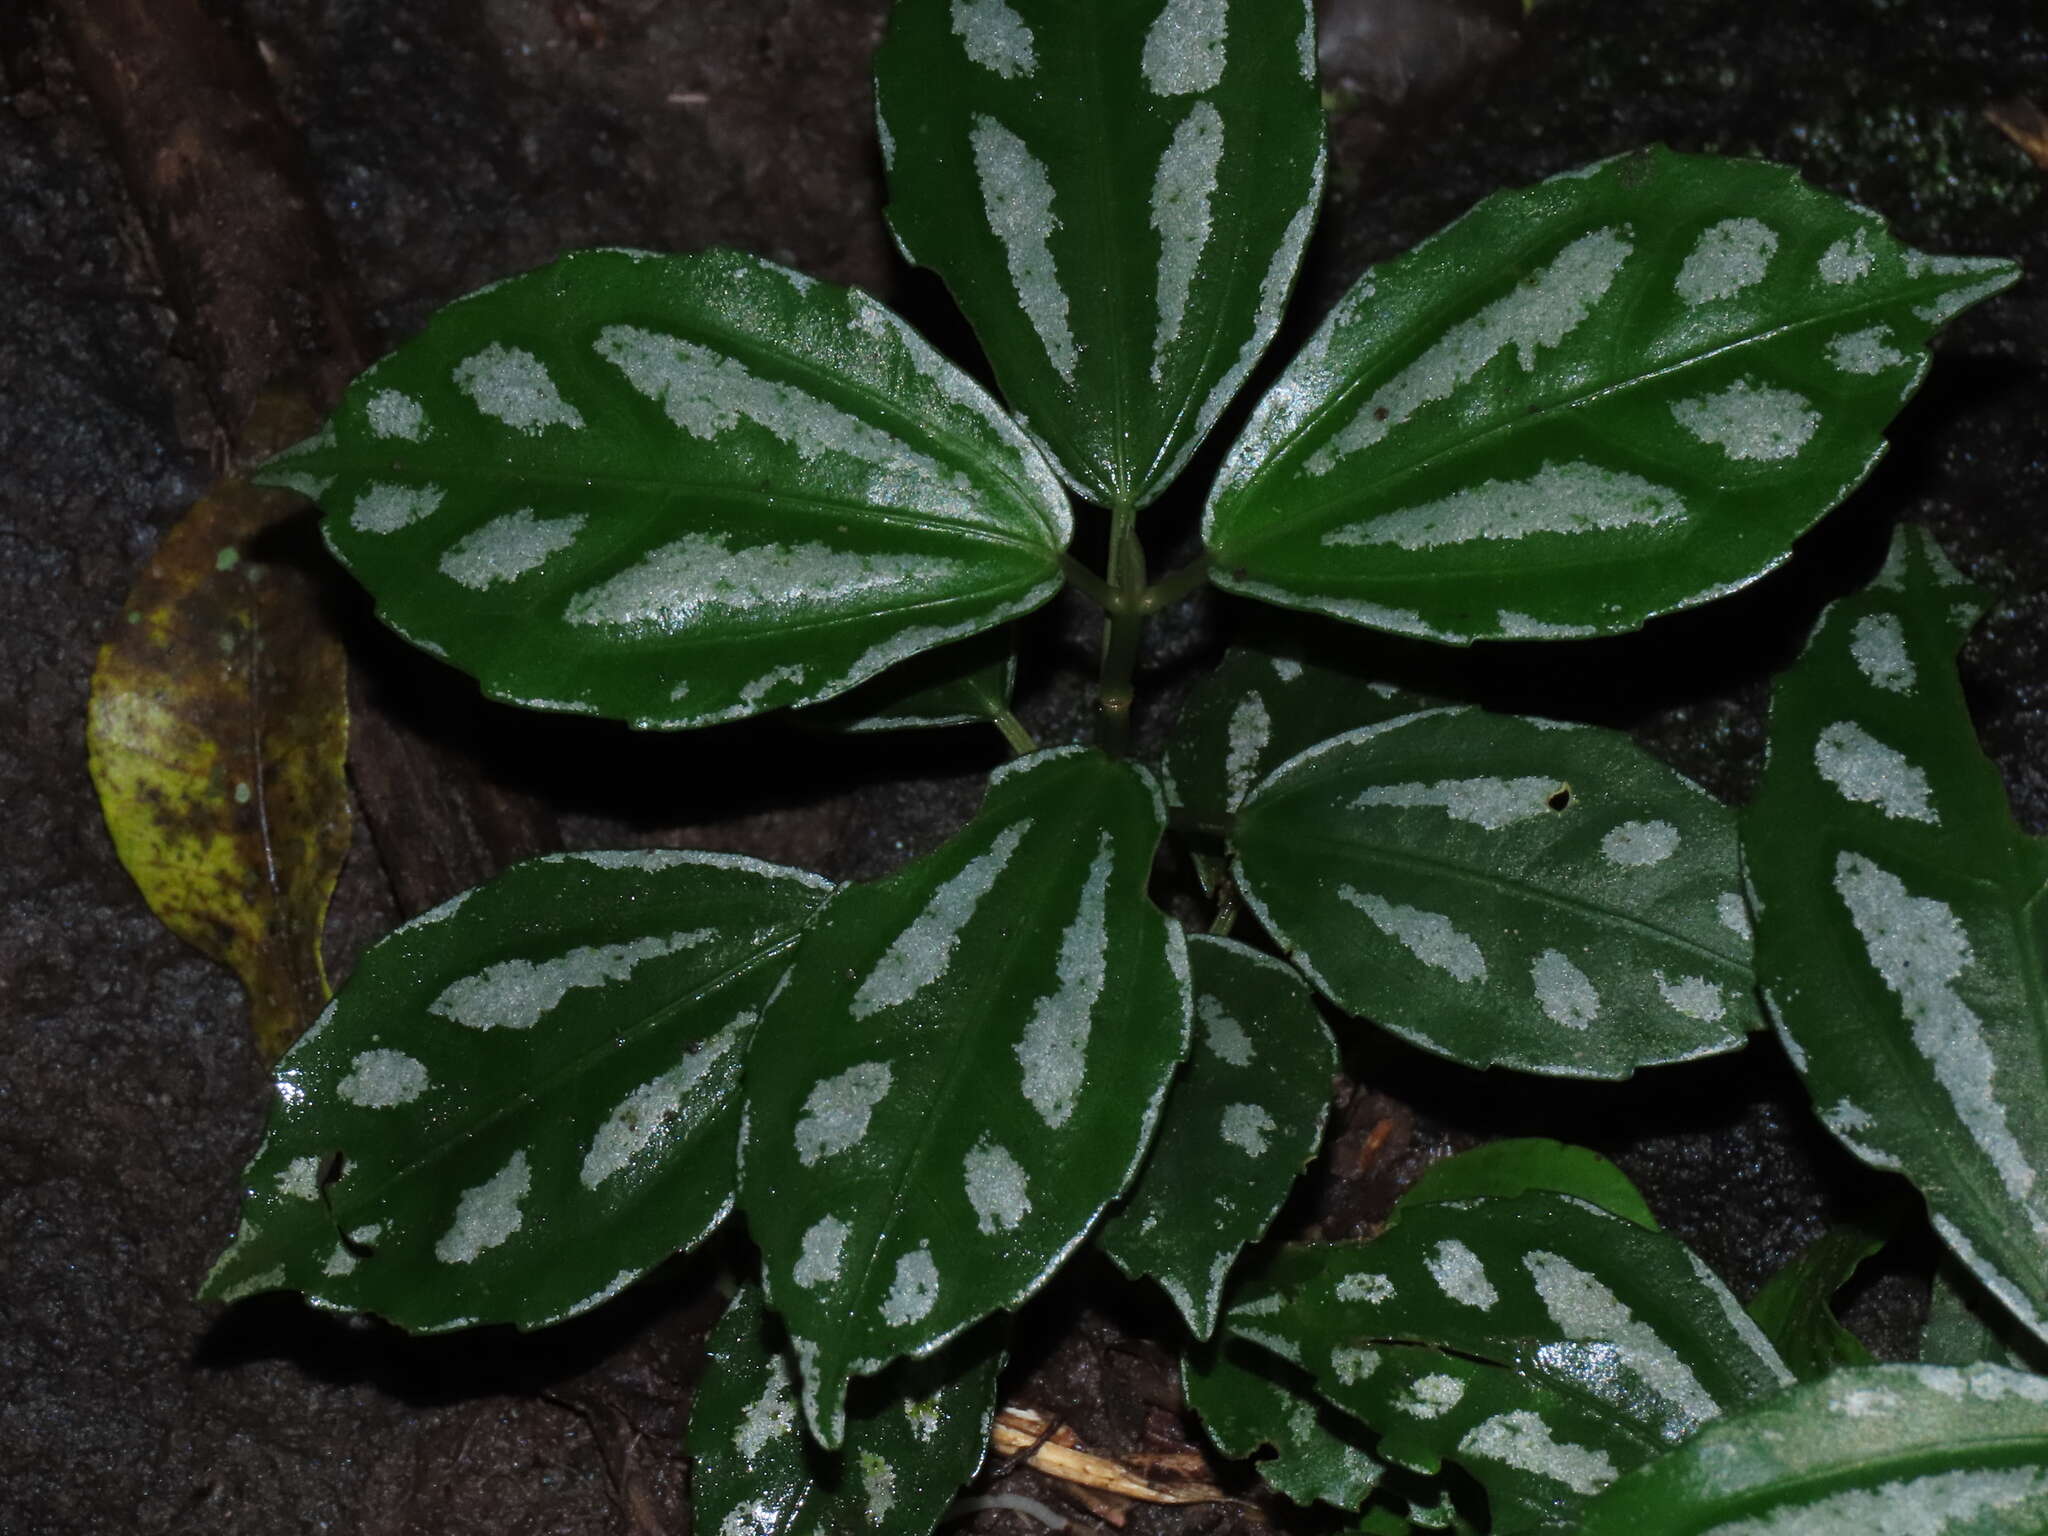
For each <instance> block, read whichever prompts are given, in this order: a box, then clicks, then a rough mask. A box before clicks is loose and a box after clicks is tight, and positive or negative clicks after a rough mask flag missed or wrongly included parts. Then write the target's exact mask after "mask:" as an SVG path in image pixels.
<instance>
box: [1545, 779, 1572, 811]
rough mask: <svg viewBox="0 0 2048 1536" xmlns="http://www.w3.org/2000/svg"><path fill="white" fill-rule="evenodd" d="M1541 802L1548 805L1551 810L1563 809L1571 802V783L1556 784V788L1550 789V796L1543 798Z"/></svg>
mask: <svg viewBox="0 0 2048 1536" xmlns="http://www.w3.org/2000/svg"><path fill="white" fill-rule="evenodd" d="M1543 803H1544V804H1545V805H1547V806H1549V807H1550V808H1551V809H1552V810H1553V811H1561V810H1563V809H1564V808H1565V807H1566V806H1568V805H1570V804H1571V803H1572V787H1571V785H1569V784H1560V785H1558V786H1557V788H1556V789H1554V790H1552V791H1551V793H1550V798H1549V799H1547V800H1545V801H1544V802H1543Z"/></svg>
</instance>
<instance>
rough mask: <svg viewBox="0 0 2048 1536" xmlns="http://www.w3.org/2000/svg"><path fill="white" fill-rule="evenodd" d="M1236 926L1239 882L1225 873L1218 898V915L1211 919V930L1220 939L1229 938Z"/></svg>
mask: <svg viewBox="0 0 2048 1536" xmlns="http://www.w3.org/2000/svg"><path fill="white" fill-rule="evenodd" d="M1236 926H1237V882H1236V881H1235V880H1233V879H1231V878H1230V877H1229V876H1228V875H1225V876H1224V877H1223V890H1222V894H1220V895H1219V896H1218V897H1217V898H1216V915H1215V916H1214V917H1213V918H1211V919H1210V920H1209V931H1210V932H1211V933H1213V934H1215V935H1216V937H1217V938H1219V939H1227V938H1229V937H1230V930H1231V929H1233V928H1235V927H1236Z"/></svg>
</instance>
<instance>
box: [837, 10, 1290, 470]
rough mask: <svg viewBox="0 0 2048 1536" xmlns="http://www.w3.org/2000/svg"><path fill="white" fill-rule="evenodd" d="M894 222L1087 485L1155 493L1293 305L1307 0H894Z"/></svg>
mask: <svg viewBox="0 0 2048 1536" xmlns="http://www.w3.org/2000/svg"><path fill="white" fill-rule="evenodd" d="M875 90H876V98H877V115H878V118H879V121H880V127H881V134H882V153H883V158H884V160H885V162H886V163H887V165H888V167H889V173H890V174H889V190H890V194H891V202H890V206H889V220H890V223H891V225H892V226H893V228H894V229H895V231H896V237H897V239H898V241H899V242H900V243H901V244H902V246H903V250H904V253H905V254H906V255H907V256H908V257H909V258H910V259H911V260H912V261H914V262H917V263H919V264H920V265H922V266H927V267H930V268H932V269H933V270H934V271H936V272H937V273H938V274H939V275H940V276H941V277H942V278H944V279H945V281H946V284H947V286H948V287H950V288H951V289H952V291H953V296H954V297H955V298H956V299H957V300H958V301H959V304H960V307H961V308H962V309H963V310H965V311H966V313H967V318H968V319H969V320H970V321H972V322H973V325H974V329H975V332H976V334H977V335H978V336H979V337H980V338H981V343H982V346H983V347H984V348H985V349H986V351H987V352H988V355H989V359H990V361H991V362H992V363H993V364H994V365H995V371H996V377H997V379H998V380H1000V381H1001V383H1002V386H1003V390H1004V392H1005V394H1006V395H1007V396H1008V398H1009V400H1010V403H1011V405H1012V406H1013V407H1014V408H1015V410H1016V411H1017V413H1018V415H1019V416H1021V417H1023V418H1024V419H1025V420H1026V421H1028V422H1029V424H1030V427H1031V430H1032V431H1033V432H1034V433H1036V434H1037V435H1038V436H1039V437H1040V438H1041V439H1042V440H1043V441H1044V442H1045V443H1047V444H1048V445H1049V446H1050V447H1051V449H1052V451H1053V453H1054V455H1055V456H1056V457H1057V458H1058V459H1059V461H1060V463H1061V465H1062V466H1063V467H1064V468H1065V470H1066V473H1067V475H1068V476H1069V478H1070V479H1071V480H1072V481H1073V482H1074V484H1075V485H1076V486H1077V487H1078V488H1079V489H1080V490H1081V492H1082V493H1083V494H1084V495H1086V496H1088V497H1089V498H1090V499H1092V500H1094V501H1098V502H1100V503H1102V504H1103V505H1105V506H1124V507H1132V508H1135V507H1141V506H1143V505H1145V504H1146V503H1147V502H1149V501H1151V500H1152V499H1153V498H1154V497H1155V496H1157V495H1158V494H1159V492H1160V491H1161V490H1163V489H1164V488H1165V487H1166V485H1167V484H1168V483H1169V482H1171V481H1172V479H1173V478H1174V477H1175V476H1176V475H1177V474H1179V473H1180V471H1181V469H1182V467H1183V466H1184V465H1185V464H1186V463H1187V460H1188V456H1189V455H1190V454H1192V453H1193V452H1194V450H1195V447H1196V446H1197V445H1198V444H1199V443H1200V442H1201V440H1202V438H1203V436H1204V435H1205V434H1206V433H1207V432H1208V431H1209V429H1210V427H1212V426H1213V425H1214V424H1215V422H1216V418H1217V417H1218V415H1220V414H1221V412H1222V410H1223V408H1224V407H1225V406H1226V405H1228V404H1229V403H1230V400H1231V398H1232V396H1234V395H1235V394H1236V393H1237V391H1238V389H1239V388H1240V387H1241V386H1242V385H1243V383H1244V380H1245V376H1246V375H1247V374H1248V373H1249V372H1250V371H1251V368H1252V365H1253V364H1254V363H1256V362H1257V361H1258V359H1259V357H1260V355H1261V354H1262V353H1263V352H1264V351H1265V349H1266V346H1267V344H1268V343H1269V342H1270V341H1271V340H1272V339H1273V333H1274V330H1275V329H1276V327H1277V326H1278V324H1279V319H1280V310H1281V307H1282V305H1283V304H1284V303H1285V301H1286V298H1287V292H1288V289H1289V287H1290V286H1291V285H1292V284H1293V281H1294V272H1295V268H1296V267H1297V266H1298V265H1299V264H1300V260H1301V252H1302V247H1303V245H1304V244H1305V243H1306V241H1307V238H1308V232H1309V226H1310V225H1311V223H1312V222H1313V221H1314V218H1315V210H1316V205H1317V203H1318V202H1319V201H1320V198H1321V194H1322V178H1323V121H1322V111H1321V105H1320V102H1319V101H1318V98H1317V93H1316V70H1315V17H1314V14H1313V9H1312V7H1311V5H1310V3H1309V0H1114V3H1104V4H1091V5H1075V4H1073V3H1072V0H900V3H898V4H897V5H896V6H895V7H894V10H893V16H892V20H891V23H890V30H889V36H888V39H887V41H885V42H884V43H883V45H882V47H881V49H880V50H879V51H878V52H877V53H876V55H875Z"/></svg>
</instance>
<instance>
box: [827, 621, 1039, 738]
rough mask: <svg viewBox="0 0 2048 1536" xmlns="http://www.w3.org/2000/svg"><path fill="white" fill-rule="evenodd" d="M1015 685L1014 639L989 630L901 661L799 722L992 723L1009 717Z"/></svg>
mask: <svg viewBox="0 0 2048 1536" xmlns="http://www.w3.org/2000/svg"><path fill="white" fill-rule="evenodd" d="M1016 682H1017V646H1016V636H1015V635H1014V634H1013V633H1012V632H1011V630H1009V629H1007V628H1005V629H996V630H990V631H989V632H988V633H987V634H985V635H976V636H975V637H974V638H973V639H971V640H962V641H959V642H957V643H955V644H953V645H946V646H941V647H940V648H939V649H938V650H936V651H926V652H925V653H924V654H923V655H922V656H913V657H911V658H910V660H908V661H905V662H900V663H898V664H897V665H896V666H893V667H891V668H890V669H889V670H888V671H886V672H884V673H883V674H882V675H881V676H880V677H877V678H873V679H871V680H870V681H868V682H865V683H862V684H861V685H860V686H859V687H858V688H855V689H852V690H850V691H849V692H846V693H842V694H840V695H839V696H838V697H837V698H834V699H828V700H827V701H826V702H824V703H823V704H813V705H812V706H811V707H810V708H809V709H806V710H804V711H803V713H802V714H801V715H799V716H798V719H800V720H801V721H802V722H803V723H804V724H806V725H818V726H824V727H827V728H828V729H836V730H842V731H913V730H923V729H929V728H931V727H934V726H942V725H974V724H983V725H992V724H994V723H996V722H997V721H1000V720H1003V719H1005V718H1007V717H1008V716H1009V713H1010V692H1011V690H1012V689H1013V688H1014V687H1015V686H1016Z"/></svg>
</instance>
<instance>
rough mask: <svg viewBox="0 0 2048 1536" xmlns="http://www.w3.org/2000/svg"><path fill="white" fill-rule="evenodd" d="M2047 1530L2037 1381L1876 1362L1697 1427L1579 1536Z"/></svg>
mask: <svg viewBox="0 0 2048 1536" xmlns="http://www.w3.org/2000/svg"><path fill="white" fill-rule="evenodd" d="M2044 1527H2048V1380H2044V1379H2043V1378H2042V1377H2039V1376H2030V1375H2023V1374H2021V1373H2019V1372H2017V1371H2008V1370H2003V1369H2001V1368H1999V1367H1997V1366H1988V1365H1985V1366H1972V1367H1970V1368H1968V1369H1967V1370H1956V1369H1952V1368H1950V1367H1946V1366H1927V1365H1879V1366H1871V1367H1867V1368H1865V1369H1862V1370H1852V1371H1840V1372H1837V1373H1836V1374H1835V1375H1832V1376H1830V1377H1828V1378H1827V1379H1826V1380H1824V1381H1816V1382H1810V1383H1808V1384H1806V1385H1804V1386H1800V1387H1797V1388H1795V1389H1793V1390H1792V1391H1790V1392H1786V1393H1784V1394H1782V1395H1780V1396H1778V1397H1774V1398H1771V1399H1770V1400H1769V1401H1767V1402H1765V1403H1762V1404H1759V1405H1756V1406H1753V1407H1750V1408H1748V1409H1746V1410H1744V1411H1741V1412H1738V1413H1734V1414H1731V1415H1730V1416H1729V1417H1727V1418H1726V1419H1723V1420H1721V1421H1720V1422H1719V1423H1716V1424H1711V1425H1709V1426H1707V1428H1705V1429H1703V1430H1702V1431H1701V1432H1700V1433H1699V1434H1698V1435H1697V1436H1696V1437H1695V1438H1694V1439H1692V1440H1690V1441H1688V1442H1687V1443H1686V1444H1685V1445H1682V1446H1680V1447H1679V1448H1678V1449H1677V1450H1675V1451H1673V1452H1671V1453H1670V1454H1669V1455H1667V1456H1665V1457H1664V1458H1663V1459H1661V1460H1659V1461H1656V1462H1653V1463H1651V1464H1650V1465H1648V1466H1645V1467H1642V1468H1639V1469H1637V1470H1636V1471H1634V1472H1632V1473H1630V1474H1629V1475H1627V1476H1625V1477H1623V1478H1622V1479H1621V1480H1620V1481H1619V1482H1617V1483H1616V1484H1615V1485H1614V1486H1613V1487H1612V1488H1611V1489H1609V1490H1608V1491H1607V1492H1606V1493H1604V1494H1602V1495H1601V1496H1600V1497H1599V1498H1597V1499H1595V1500H1594V1501H1593V1503H1592V1505H1591V1506H1590V1507H1589V1508H1588V1510H1587V1512H1586V1523H1585V1525H1584V1526H1583V1527H1581V1536H1700V1533H1704V1532H1708V1531H1719V1532H1736V1531H1740V1532H1745V1533H1746V1532H1750V1531H1757V1532H1764V1531H1769V1532H1780V1531H1783V1532H1787V1533H1791V1532H1798V1533H1800V1536H1875V1533H1877V1532H1880V1531H1902V1532H1903V1531H1913V1532H1922V1531H1926V1532H1936V1531H1939V1532H1943V1533H1946V1536H2003V1533H2012V1536H2019V1533H2021V1532H2030V1531H2039V1530H2041V1529H2043V1528H2044Z"/></svg>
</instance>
